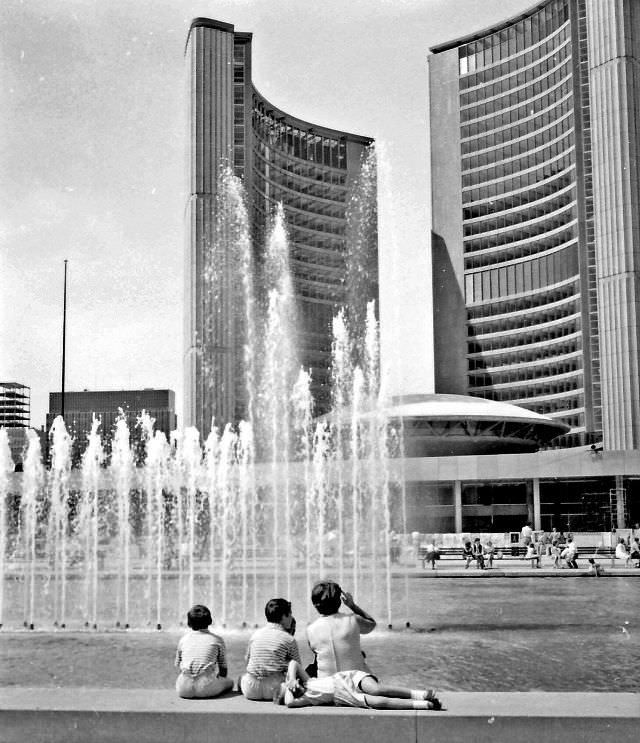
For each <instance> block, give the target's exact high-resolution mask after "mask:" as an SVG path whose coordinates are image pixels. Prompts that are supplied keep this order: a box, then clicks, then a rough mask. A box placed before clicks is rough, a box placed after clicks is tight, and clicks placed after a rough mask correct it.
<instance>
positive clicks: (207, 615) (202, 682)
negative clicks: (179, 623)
mask: <svg viewBox="0 0 640 743" xmlns="http://www.w3.org/2000/svg"><path fill="white" fill-rule="evenodd" d="M212 621H213V620H212V619H211V612H210V611H209V609H207V607H206V606H202V605H200V604H196V605H195V606H192V607H191V609H189V611H188V612H187V624H188V625H189V627H190V630H189V632H187V634H186V635H183V636H182V637H181V638H180V641H179V642H178V649H177V651H176V666H177V667H178V668H179V669H180V675H179V676H178V679H177V680H176V691H177V692H178V696H180V697H182V698H183V699H206V698H209V697H217V696H218V695H219V694H222V693H224V692H225V691H230V690H231V688H232V686H233V681H231V679H228V678H226V675H227V658H226V650H225V644H224V640H223V639H222V638H221V637H219V636H218V635H214V634H213V632H209V625H210V624H211V623H212ZM216 666H217V668H218V672H217V674H216Z"/></svg>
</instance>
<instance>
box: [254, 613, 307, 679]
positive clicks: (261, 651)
mask: <svg viewBox="0 0 640 743" xmlns="http://www.w3.org/2000/svg"><path fill="white" fill-rule="evenodd" d="M245 660H246V662H247V673H249V674H251V675H252V676H255V677H256V678H264V677H265V676H270V675H271V674H273V673H285V672H286V670H287V666H288V665H289V661H290V660H297V661H298V663H300V651H299V650H298V643H297V642H296V641H295V639H294V638H293V636H292V635H290V634H289V633H288V632H286V631H285V630H284V629H283V628H282V627H281V626H280V625H279V624H276V623H273V622H269V624H267V625H265V626H264V627H261V628H260V629H259V630H256V631H255V632H254V633H253V635H252V636H251V639H250V640H249V646H248V647H247V654H246V656H245Z"/></svg>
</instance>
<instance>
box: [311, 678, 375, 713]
mask: <svg viewBox="0 0 640 743" xmlns="http://www.w3.org/2000/svg"><path fill="white" fill-rule="evenodd" d="M367 676H371V678H374V679H375V676H373V675H372V674H370V673H367V672H366V671H338V673H334V674H333V676H328V677H326V678H320V679H315V678H311V679H309V680H308V681H307V684H306V690H305V696H306V697H307V699H309V700H310V701H311V703H312V704H331V702H332V701H333V704H335V705H336V706H337V707H367V706H368V705H367V700H366V698H365V694H364V692H363V691H362V689H361V688H360V683H361V681H362V679H364V678H366V677H367Z"/></svg>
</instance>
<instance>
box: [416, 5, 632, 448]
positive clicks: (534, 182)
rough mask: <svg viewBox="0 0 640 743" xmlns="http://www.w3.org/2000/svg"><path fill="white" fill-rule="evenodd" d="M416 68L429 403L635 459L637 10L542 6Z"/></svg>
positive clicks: (451, 45)
mask: <svg viewBox="0 0 640 743" xmlns="http://www.w3.org/2000/svg"><path fill="white" fill-rule="evenodd" d="M431 52H432V55H431V56H430V57H429V75H430V77H429V80H430V115H431V180H432V193H433V246H432V247H433V291H434V306H435V311H434V339H435V387H436V392H448V393H461V394H470V395H474V396H478V397H483V398H487V399H491V400H497V401H507V402H511V403H514V404H516V405H519V406H522V407H525V408H528V409H530V410H533V411H536V412H539V413H543V414H546V415H549V416H551V417H552V418H555V419H557V420H559V421H562V422H564V423H566V424H568V425H569V426H570V427H571V430H570V432H569V434H567V436H566V437H565V438H564V440H563V441H561V443H562V444H564V445H578V444H590V443H592V442H603V443H604V448H605V450H607V449H610V450H629V449H637V448H639V447H640V391H639V389H638V387H639V381H640V369H639V358H640V357H639V349H638V341H639V336H640V318H639V317H638V310H639V307H640V304H639V301H640V296H639V293H638V292H639V289H640V283H639V279H640V266H639V265H638V255H639V254H640V225H639V219H640V216H639V215H640V179H639V175H640V174H639V172H638V156H639V155H640V152H639V151H638V147H639V136H640V131H639V130H638V121H639V120H640V73H639V70H640V66H639V65H640V2H637V0H549V1H548V2H542V3H537V4H536V5H535V6H534V7H533V8H531V9H530V10H528V11H526V12H524V13H522V14H521V15H519V16H517V17H515V18H511V19H509V20H506V21H505V22H503V23H500V24H498V25H496V26H494V27H491V28H487V29H485V30H483V31H479V32H478V33H475V34H471V35H469V36H466V37H464V38H460V39H456V40H454V41H450V42H448V43H444V44H440V45H438V46H436V47H433V48H432V49H431Z"/></svg>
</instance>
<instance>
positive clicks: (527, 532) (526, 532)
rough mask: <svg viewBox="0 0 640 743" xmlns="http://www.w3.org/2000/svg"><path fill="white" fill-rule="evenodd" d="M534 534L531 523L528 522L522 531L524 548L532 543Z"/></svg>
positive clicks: (521, 536) (521, 537)
mask: <svg viewBox="0 0 640 743" xmlns="http://www.w3.org/2000/svg"><path fill="white" fill-rule="evenodd" d="M532 534H533V529H532V528H531V522H530V521H527V523H526V524H525V525H524V526H523V527H522V530H521V531H520V539H521V541H522V546H523V547H527V546H528V545H529V542H531V535H532Z"/></svg>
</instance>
